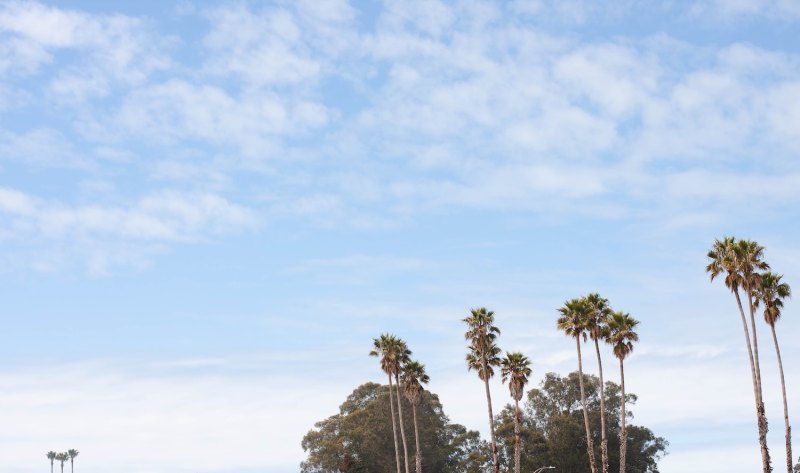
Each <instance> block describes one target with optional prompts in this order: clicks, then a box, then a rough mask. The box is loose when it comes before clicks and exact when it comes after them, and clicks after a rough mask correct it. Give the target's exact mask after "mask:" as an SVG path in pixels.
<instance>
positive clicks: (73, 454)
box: [67, 448, 81, 473]
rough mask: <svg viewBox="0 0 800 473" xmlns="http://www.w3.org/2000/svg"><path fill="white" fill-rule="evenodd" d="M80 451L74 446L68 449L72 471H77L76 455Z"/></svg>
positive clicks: (73, 472)
mask: <svg viewBox="0 0 800 473" xmlns="http://www.w3.org/2000/svg"><path fill="white" fill-rule="evenodd" d="M79 453H81V452H79V451H77V450H75V449H74V448H73V449H70V450H67V455H69V470H70V472H72V473H75V457H77V456H78V454H79Z"/></svg>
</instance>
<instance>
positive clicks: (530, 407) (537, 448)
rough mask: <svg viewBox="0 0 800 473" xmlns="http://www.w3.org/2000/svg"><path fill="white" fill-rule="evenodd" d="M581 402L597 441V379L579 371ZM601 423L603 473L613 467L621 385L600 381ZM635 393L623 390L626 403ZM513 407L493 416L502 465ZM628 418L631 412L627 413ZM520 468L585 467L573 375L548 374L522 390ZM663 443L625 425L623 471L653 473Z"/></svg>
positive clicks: (570, 471)
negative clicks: (605, 439)
mask: <svg viewBox="0 0 800 473" xmlns="http://www.w3.org/2000/svg"><path fill="white" fill-rule="evenodd" d="M584 384H585V387H586V405H587V407H588V409H589V420H590V422H591V424H592V426H593V431H592V436H593V440H595V445H597V446H598V447H597V450H598V451H597V455H598V456H599V444H600V381H599V379H598V378H597V377H595V376H589V375H584ZM605 394H606V426H607V428H608V457H609V471H619V429H620V414H621V412H620V395H621V389H620V387H619V386H618V385H617V384H615V383H611V382H609V383H606V388H605ZM635 402H636V396H635V395H634V394H628V395H627V396H626V404H627V406H628V407H630V406H631V405H633V404H635ZM513 415H514V410H513V407H512V406H510V405H509V406H506V408H505V409H503V411H501V412H500V414H499V415H498V416H497V419H496V425H497V438H498V446H499V448H500V452H501V459H502V460H501V461H502V463H503V464H504V465H505V468H508V467H509V465H511V463H512V460H513V454H514V418H513ZM627 415H628V417H632V416H633V414H632V413H631V412H628V413H627ZM521 431H522V432H521V434H522V461H521V469H522V471H534V470H535V469H537V468H539V467H541V466H545V465H553V466H555V467H556V470H554V471H558V472H561V473H584V472H586V471H588V470H589V458H588V455H587V453H586V434H585V430H584V426H583V412H582V410H581V401H580V386H579V378H578V373H577V372H574V373H570V374H569V375H568V376H566V377H561V376H559V375H557V374H555V373H548V374H547V375H545V378H544V380H542V382H541V383H540V385H539V388H537V389H531V390H530V391H528V396H527V399H526V402H525V408H524V411H523V414H522V418H521ZM667 445H668V443H667V441H666V440H664V439H663V438H661V437H656V436H655V435H654V434H653V432H652V431H650V429H647V428H645V427H640V426H633V425H628V450H627V461H626V463H627V469H626V471H627V472H629V473H658V465H657V461H658V460H659V459H660V458H661V457H662V456H664V455H665V454H666V447H667Z"/></svg>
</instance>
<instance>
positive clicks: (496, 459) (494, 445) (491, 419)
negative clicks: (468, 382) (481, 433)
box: [483, 363, 500, 473]
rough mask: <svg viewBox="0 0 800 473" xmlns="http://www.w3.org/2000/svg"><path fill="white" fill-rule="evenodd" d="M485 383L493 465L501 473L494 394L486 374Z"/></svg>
mask: <svg viewBox="0 0 800 473" xmlns="http://www.w3.org/2000/svg"><path fill="white" fill-rule="evenodd" d="M483 372H484V373H486V366H485V363H484V369H483ZM484 378H485V379H484V380H483V384H484V386H486V405H487V406H488V407H489V431H490V432H491V434H492V465H493V469H494V473H500V457H499V455H498V453H497V440H496V438H495V434H494V415H493V414H492V395H491V393H490V392H489V377H488V376H484Z"/></svg>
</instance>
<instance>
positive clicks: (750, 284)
mask: <svg viewBox="0 0 800 473" xmlns="http://www.w3.org/2000/svg"><path fill="white" fill-rule="evenodd" d="M734 249H735V252H736V259H737V261H738V264H737V266H738V269H739V273H740V275H741V280H742V289H744V292H745V294H747V305H748V309H749V312H750V325H751V327H752V329H753V358H754V360H755V364H756V379H757V380H758V391H759V394H761V396H762V398H763V396H764V394H763V389H762V388H761V365H760V363H759V357H758V334H757V331H756V316H755V313H756V311H755V298H754V295H755V292H756V291H757V290H758V288H759V287H761V274H760V273H759V272H758V271H766V270H768V269H769V265H768V264H767V263H766V262H765V261H764V247H763V246H761V245H759V244H758V243H756V242H755V241H752V240H739V241H737V242H736V246H735V247H734Z"/></svg>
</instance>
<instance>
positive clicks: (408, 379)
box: [401, 361, 431, 473]
mask: <svg viewBox="0 0 800 473" xmlns="http://www.w3.org/2000/svg"><path fill="white" fill-rule="evenodd" d="M401 379H402V381H403V393H404V394H405V396H406V399H408V402H409V403H410V404H411V412H412V414H413V416H414V440H415V441H416V449H417V450H416V455H415V465H416V472H417V473H422V450H421V448H420V445H419V426H418V425H417V406H418V405H419V403H420V401H421V400H422V393H423V392H424V391H425V388H423V387H422V385H423V384H428V382H429V381H430V380H431V379H430V377H429V376H428V374H427V373H425V365H423V364H421V363H419V362H417V361H409V362H408V363H406V364H405V365H403V368H402V378H401Z"/></svg>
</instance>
